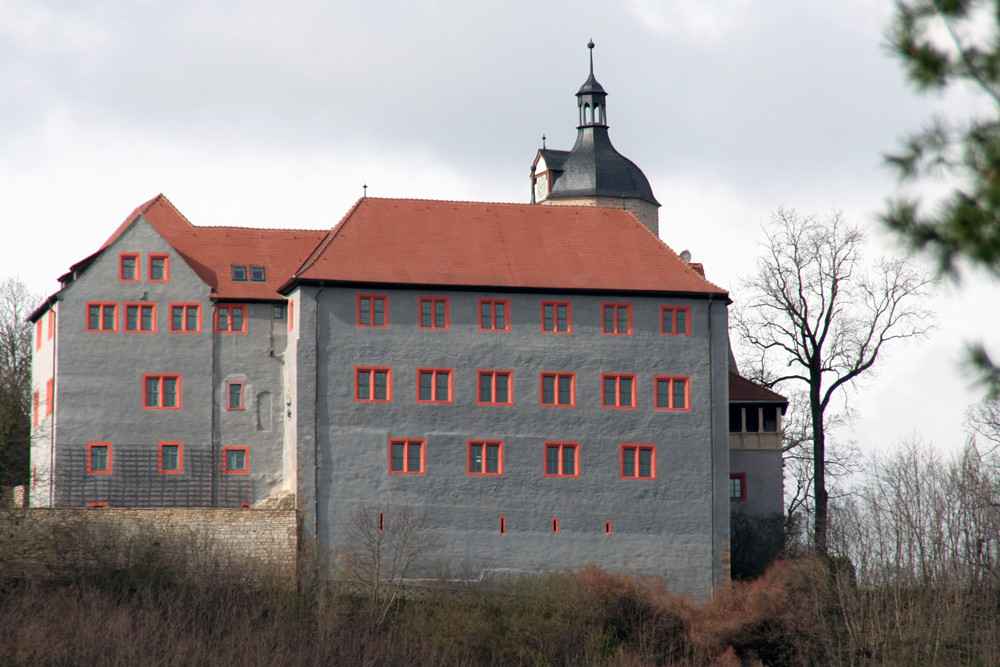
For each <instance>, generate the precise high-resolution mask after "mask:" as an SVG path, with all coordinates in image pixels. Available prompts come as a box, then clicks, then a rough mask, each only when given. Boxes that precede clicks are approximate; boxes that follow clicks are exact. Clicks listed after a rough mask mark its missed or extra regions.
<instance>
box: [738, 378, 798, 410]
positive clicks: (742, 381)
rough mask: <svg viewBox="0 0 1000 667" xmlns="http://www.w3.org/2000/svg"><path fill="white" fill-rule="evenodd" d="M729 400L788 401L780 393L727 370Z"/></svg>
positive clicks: (756, 401)
mask: <svg viewBox="0 0 1000 667" xmlns="http://www.w3.org/2000/svg"><path fill="white" fill-rule="evenodd" d="M729 400H730V401H750V402H754V403H763V402H768V403H785V404H787V403H788V399H787V398H785V397H784V396H782V395H781V394H779V393H776V392H773V391H771V390H770V389H766V388H764V387H762V386H760V385H759V384H757V383H756V382H753V381H751V380H748V379H746V378H745V377H743V376H742V375H739V374H738V373H733V372H732V371H730V372H729Z"/></svg>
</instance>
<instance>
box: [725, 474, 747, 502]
mask: <svg viewBox="0 0 1000 667" xmlns="http://www.w3.org/2000/svg"><path fill="white" fill-rule="evenodd" d="M746 499H747V474H746V473H745V472H733V473H730V474H729V500H731V501H733V502H740V501H744V500H746Z"/></svg>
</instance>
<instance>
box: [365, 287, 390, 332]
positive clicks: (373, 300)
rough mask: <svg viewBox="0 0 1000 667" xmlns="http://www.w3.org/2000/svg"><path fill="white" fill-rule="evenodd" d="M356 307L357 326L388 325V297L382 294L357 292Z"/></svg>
mask: <svg viewBox="0 0 1000 667" xmlns="http://www.w3.org/2000/svg"><path fill="white" fill-rule="evenodd" d="M357 308H358V311H357V318H358V319H357V323H358V326H359V327H387V326H389V297H387V296H385V295H384V294H359V295H358V306H357Z"/></svg>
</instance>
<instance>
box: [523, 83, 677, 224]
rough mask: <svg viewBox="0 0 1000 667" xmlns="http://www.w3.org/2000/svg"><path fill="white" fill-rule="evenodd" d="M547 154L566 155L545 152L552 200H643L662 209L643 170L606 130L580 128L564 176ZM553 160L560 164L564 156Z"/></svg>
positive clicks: (595, 126) (595, 127) (603, 127)
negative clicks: (618, 146)
mask: <svg viewBox="0 0 1000 667" xmlns="http://www.w3.org/2000/svg"><path fill="white" fill-rule="evenodd" d="M589 80H590V79H588V81H589ZM595 83H596V81H595ZM584 85H586V84H584ZM598 85H600V84H598ZM548 153H553V154H555V153H562V154H565V152H564V151H549V150H545V151H543V152H542V154H543V155H544V156H545V163H546V164H547V165H549V167H550V168H551V169H553V170H554V173H553V183H552V190H551V192H550V193H549V199H554V198H555V199H557V198H559V197H586V196H606V197H627V198H635V199H644V200H646V201H648V202H651V203H653V204H656V205H657V206H659V205H660V202H658V201H656V197H654V196H653V189H652V188H651V187H650V186H649V180H648V179H647V178H646V175H645V174H643V173H642V170H641V169H639V167H637V166H636V165H635V163H634V162H632V161H631V160H629V159H628V158H627V157H625V156H624V155H622V154H621V153H619V152H618V151H617V150H615V147H614V146H612V145H611V138H610V137H609V136H608V128H607V127H606V126H603V125H585V126H583V127H581V128H579V130H578V131H577V135H576V145H574V146H573V149H572V150H571V151H570V152H569V154H567V155H565V158H564V160H563V163H562V165H561V169H562V172H561V173H560V172H559V171H558V170H557V168H556V167H555V165H554V164H553V163H551V162H550V161H549V159H550V158H549V156H548V155H547V154H548ZM552 157H553V158H555V159H557V160H558V157H561V156H556V155H553V156H552Z"/></svg>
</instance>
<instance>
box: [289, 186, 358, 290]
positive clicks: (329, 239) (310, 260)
mask: <svg viewBox="0 0 1000 667" xmlns="http://www.w3.org/2000/svg"><path fill="white" fill-rule="evenodd" d="M367 198H368V197H361V198H359V199H358V200H357V201H356V202H354V206H352V207H351V208H350V209H349V210H348V211H347V213H345V214H344V216H343V217H342V218H341V219H340V220H339V221H338V222H337V224H335V225H334V226H333V227H332V228H331V229H330V230H329V231H328V232H327V233H326V236H324V237H323V238H322V239H320V242H319V243H318V244H317V245H316V247H315V248H314V249H313V251H312V252H311V253H310V254H309V256H308V257H306V260H305V261H304V262H302V266H300V267H299V268H297V269H296V270H295V271H293V272H292V275H291V276H290V277H289V280H294V279H295V277H296V276H297V275H299V274H300V273H302V272H303V271H308V270H309V268H310V267H311V266H312V265H313V264H315V263H316V262H317V261H318V260H319V258H320V257H322V256H323V253H325V252H326V249H327V248H328V247H330V244H331V243H333V239H335V238H336V237H337V235H338V234H340V230H341V229H342V228H343V227H344V225H346V224H347V221H348V220H349V219H350V218H351V216H353V215H354V212H355V211H357V210H358V207H360V206H361V202H363V201H364V200H365V199H367Z"/></svg>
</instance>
